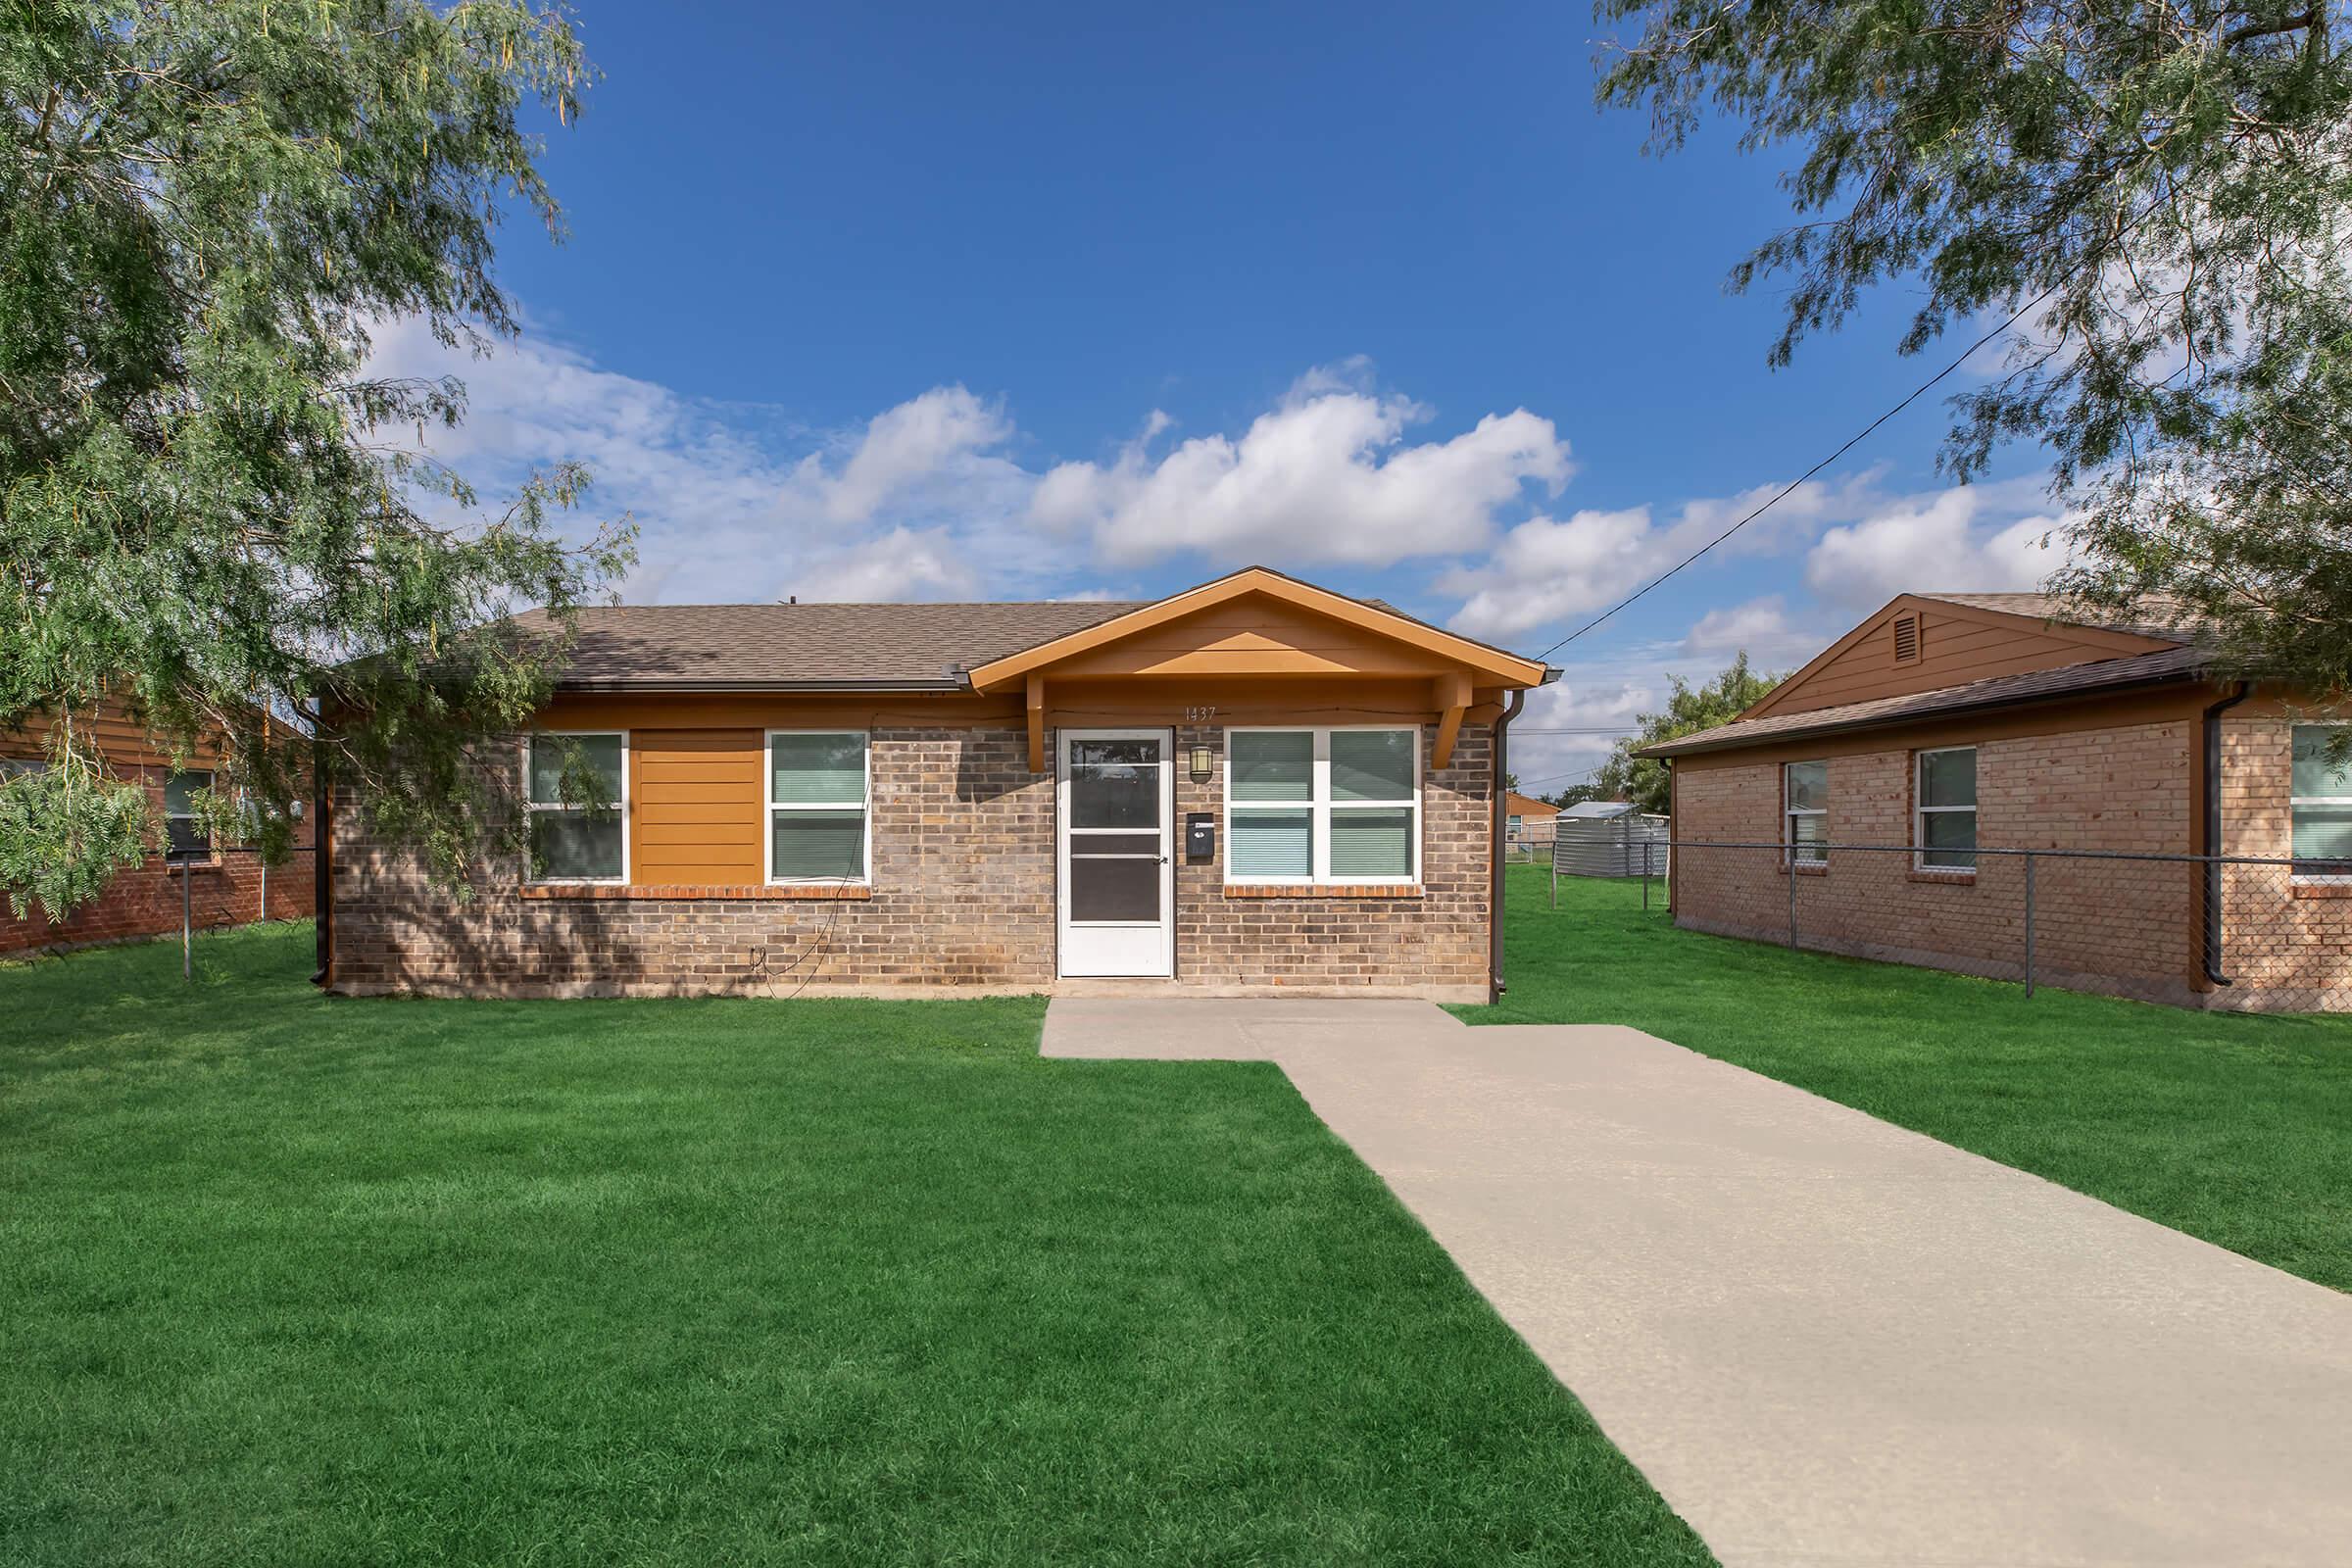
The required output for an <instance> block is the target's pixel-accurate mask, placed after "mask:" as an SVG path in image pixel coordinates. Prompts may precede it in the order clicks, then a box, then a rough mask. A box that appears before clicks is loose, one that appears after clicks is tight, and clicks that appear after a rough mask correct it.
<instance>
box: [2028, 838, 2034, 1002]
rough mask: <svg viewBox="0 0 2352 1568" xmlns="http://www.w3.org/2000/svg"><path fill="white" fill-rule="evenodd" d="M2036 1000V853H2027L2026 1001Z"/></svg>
mask: <svg viewBox="0 0 2352 1568" xmlns="http://www.w3.org/2000/svg"><path fill="white" fill-rule="evenodd" d="M2033 998H2034V852H2033V851H2031V850H2029V851H2027V852H2026V999H2027V1000H2028V1001H2029V1002H2030V1001H2032V1000H2033Z"/></svg>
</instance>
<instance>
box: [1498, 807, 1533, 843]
mask: <svg viewBox="0 0 2352 1568" xmlns="http://www.w3.org/2000/svg"><path fill="white" fill-rule="evenodd" d="M1503 821H1504V835H1503V836H1504V837H1506V838H1513V839H1515V838H1517V837H1518V836H1519V835H1520V834H1521V833H1522V832H1524V831H1526V829H1527V818H1526V817H1524V816H1521V815H1520V814H1519V813H1518V812H1516V811H1513V812H1512V813H1511V814H1510V815H1509V816H1507V817H1505V818H1504V819H1503Z"/></svg>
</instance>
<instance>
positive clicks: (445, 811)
mask: <svg viewBox="0 0 2352 1568" xmlns="http://www.w3.org/2000/svg"><path fill="white" fill-rule="evenodd" d="M0 11H4V12H5V16H6V21H5V24H4V25H0V99H4V100H5V111H6V112H5V123H6V129H5V131H4V132H0V138H4V140H0V725H22V724H24V723H25V722H26V721H28V720H29V719H31V718H33V717H34V716H36V715H46V716H47V717H48V718H49V719H51V720H53V721H55V720H63V719H70V718H73V717H74V716H76V715H86V714H88V713H91V712H93V711H95V710H96V708H97V707H98V705H99V704H100V703H101V702H102V701H107V700H113V701H119V702H122V703H124V704H126V705H127V706H128V707H130V708H131V709H132V711H135V712H136V713H137V714H138V715H139V716H140V717H141V718H142V719H143V721H144V722H145V723H146V724H147V725H149V726H150V728H151V729H152V730H153V732H154V733H155V735H156V737H157V739H158V740H159V742H161V743H162V744H163V745H164V746H165V747H166V749H167V751H168V752H170V753H172V754H173V755H181V754H184V753H185V751H186V750H187V749H188V748H190V747H192V746H193V745H195V744H196V743H198V742H199V740H217V741H221V742H225V743H226V746H227V750H228V760H227V761H226V762H225V763H223V764H222V765H221V768H220V769H219V770H218V771H217V775H216V788H215V789H214V790H213V791H212V792H211V794H210V796H209V797H208V798H207V803H206V809H207V811H208V814H210V815H211V816H212V817H213V819H214V820H213V826H214V827H215V830H216V831H217V832H218V833H220V834H221V835H223V836H225V837H226V838H227V839H229V840H230V841H232V842H235V841H244V840H247V839H253V840H258V841H259V843H260V844H261V846H262V848H263V849H264V850H265V851H266V852H268V853H271V854H277V853H282V852H283V850H284V849H285V847H286V844H287V841H288V837H289V832H290V824H289V822H288V820H287V817H286V814H285V812H284V811H282V810H280V809H252V808H251V806H250V805H249V804H248V803H252V802H266V803H283V802H287V801H291V800H298V799H301V798H303V797H304V796H305V795H307V793H308V780H309V773H310V768H311V765H312V761H313V742H312V739H311V736H310V734H309V733H308V732H309V730H310V728H311V726H312V721H315V720H316V719H318V718H319V716H320V715H321V714H326V715H329V716H331V717H333V719H334V720H335V722H334V724H333V725H332V727H330V728H329V729H327V730H326V731H324V732H323V735H322V738H321V740H320V742H319V750H321V751H322V752H323V753H324V754H325V755H326V759H327V760H328V761H329V762H330V763H331V764H332V767H333V769H334V770H335V771H336V772H337V773H339V774H340V775H341V776H342V777H344V778H345V779H347V780H350V781H354V782H357V783H360V784H363V785H365V786H366V788H365V791H364V795H363V797H362V798H363V799H364V801H365V803H366V804H365V806H364V808H363V809H365V810H366V811H367V813H368V817H369V819H370V825H371V826H373V827H374V828H376V829H377V830H378V831H381V832H384V833H388V834H392V835H396V836H398V837H401V838H404V839H407V840H409V841H411V842H414V843H417V844H419V845H421V846H423V847H424V848H425V849H426V850H427V851H428V852H429V855H430V858H431V860H432V862H433V864H434V865H435V867H436V868H437V869H438V870H439V871H440V872H442V873H443V874H445V875H447V876H448V877H450V878H452V879H455V878H457V877H458V876H459V875H460V874H461V872H462V868H463V866H464V864H465V862H466V856H467V854H468V853H469V852H470V851H472V850H475V849H478V848H480V847H481V846H482V845H483V844H484V843H485V842H486V841H494V842H496V843H500V844H504V845H507V846H510V847H511V846H512V845H513V844H514V843H515V841H516V839H517V838H518V835H519V826H518V824H517V823H516V822H515V819H514V818H515V813H514V812H513V811H512V810H511V809H508V808H509V807H511V801H506V800H504V799H503V797H506V796H511V794H512V792H513V788H514V781H513V780H512V779H510V778H508V777H506V773H505V770H498V769H483V768H480V767H477V766H474V765H472V763H471V761H470V759H472V758H473V757H475V756H476V755H478V746H479V743H480V742H481V741H483V740H484V739H485V738H486V737H489V736H493V735H498V734H502V733H506V732H510V731H512V730H514V729H515V728H517V727H518V726H519V725H520V723H521V722H522V720H523V718H524V717H525V715H527V714H528V713H529V712H530V711H531V710H532V709H533V708H534V707H535V706H536V705H537V704H538V703H539V701H540V700H541V699H542V698H543V697H544V695H545V694H546V692H547V691H548V689H549V685H550V681H551V678H552V675H551V672H552V670H553V668H554V667H555V665H556V662H557V661H558V660H560V659H561V658H562V657H563V652H564V650H563V647H562V644H563V641H564V638H563V636H562V635H557V636H554V637H550V638H544V639H540V640H537V641H529V642H526V641H523V640H521V639H518V638H515V637H514V636H512V635H505V634H500V633H498V632H497V631H495V630H494V629H493V630H485V629H484V628H494V627H495V623H496V617H497V616H498V615H499V614H500V613H503V612H504V611H506V610H508V609H509V608H511V607H515V606H519V605H524V604H539V605H545V606H548V607H550V608H551V609H552V610H554V611H556V612H557V613H558V624H559V625H567V624H568V620H567V617H568V614H569V612H570V611H571V609H572V608H573V607H574V606H576V605H577V604H578V603H580V602H581V601H582V600H583V598H585V597H586V596H589V595H591V594H593V593H594V592H596V591H597V589H598V587H599V585H600V584H601V583H603V582H605V581H606V580H608V579H609V578H610V576H611V575H612V574H613V572H615V571H617V570H619V569H621V568H622V567H623V566H624V565H625V564H626V563H627V561H628V559H629V550H630V546H629V534H628V531H627V530H626V529H625V527H618V526H614V527H607V528H604V529H601V530H598V531H596V532H595V534H594V536H593V537H592V538H591V539H590V541H589V542H588V543H587V544H585V545H582V546H577V547H575V546H571V545H567V544H566V543H564V541H563V540H562V539H561V538H559V537H558V536H557V535H556V533H555V532H554V531H553V528H552V526H551V515H552V513H553V511H554V510H555V509H558V508H562V507H566V506H569V505H571V504H573V502H574V501H575V500H576V499H577V497H578V494H579V491H580V488H581V486H582V484H583V483H584V482H585V476H584V475H583V474H581V473H580V472H578V471H577V470H574V469H569V468H565V469H562V470H559V471H555V472H550V473H547V474H544V475H540V476H538V477H537V478H535V479H534V480H533V481H532V482H531V483H530V484H529V485H527V486H526V487H525V488H524V490H523V491H522V493H521V494H520V495H518V496H516V497H514V498H512V499H511V500H510V501H508V502H507V503H505V504H504V505H502V506H500V507H497V508H490V509H485V508H484V507H482V506H481V505H480V504H479V502H478V501H477V498H476V497H475V495H474V493H473V492H472V491H471V490H470V489H468V488H467V486H466V483H465V481H464V479H463V478H462V477H460V476H459V475H458V474H456V473H454V472H452V471H450V470H448V469H447V468H445V467H443V466H440V465H438V464H436V463H435V462H433V461H431V460H430V459H429V458H427V457H425V456H423V455H421V448H422V445H423V440H422V437H423V432H424V431H425V430H426V429H427V428H429V427H431V426H436V425H450V424H454V423H456V422H457V421H458V420H459V419H460V418H461V417H463V414H464V408H465V403H464V388H463V386H462V385H460V384H459V383H457V382H455V381H439V382H415V381H397V380H391V379H386V378H382V377H379V376H376V375H374V374H372V373H371V372H370V370H369V368H368V328H369V325H370V324H371V323H381V322H383V321H386V320H390V319H398V318H404V317H421V318H423V319H425V320H427V321H429V322H430V324H431V328H432V330H433V332H434V333H435V335H436V336H437V337H439V338H440V340H441V341H442V342H444V343H446V344H452V345H454V344H457V343H460V342H462V341H463V342H469V343H471V344H472V345H474V346H475V347H476V348H477V349H482V348H486V347H487V346H488V345H489V344H490V343H491V342H493V341H494V340H495V338H496V337H497V336H498V335H500V334H512V333H513V331H514V330H515V319H514V316H513V312H512V310H511V308H510V306H509V303H508V301H507V299H506V297H505V296H504V295H503V294H502V293H501V292H500V290H499V288H498V286H497V284H496V283H495V282H494V281H493V279H492V275H491V239H492V234H493V231H494V229H495V228H496V226H497V223H498V221H499V218H500V215H501V213H502V211H505V210H516V211H523V212H528V213H531V214H533V215H535V216H536V217H537V218H539V219H540V220H541V221H544V222H545V223H546V224H547V225H548V227H549V229H550V231H551V232H555V231H556V230H557V229H558V227H559V213H558V209H557V205H556V203H555V201H554V199H553V197H552V196H551V195H550V193H549V191H548V189H547V187H546V185H545V184H544V183H543V182H542V180H541V178H540V176H539V173H538V171H537V168H536V161H537V159H538V157H539V156H540V153H541V151H542V149H541V145H540V142H539V139H538V138H537V137H536V136H535V135H534V134H531V133H530V132H528V131H527V130H526V129H525V128H524V127H523V125H522V124H521V123H519V121H520V118H521V117H522V115H523V114H524V113H525V111H526V110H531V109H532V106H534V105H536V106H539V109H543V110H544V111H547V112H552V113H553V115H554V116H555V117H556V119H557V120H558V121H559V122H562V123H569V121H570V120H571V119H572V118H573V117H574V116H575V115H576V114H577V113H578V110H579V97H578V95H579V93H580V92H581V91H582V90H583V88H584V86H585V83H586V81H587V78H588V69H589V68H588V66H587V64H586V62H585V60H584V59H583V57H582V54H581V51H580V47H579V44H578V42H577V40H576V39H575V37H574V36H573V33H572V30H571V27H570V25H569V22H568V20H567V18H566V16H565V15H564V13H563V12H561V11H558V10H537V9H533V8H532V7H531V6H530V5H529V4H527V3H524V0H465V3H462V4H457V5H454V6H449V7H447V8H436V7H433V6H430V5H427V4H424V3H421V0H331V3H330V0H317V3H311V0H303V3H293V0H206V3H205V4H201V5H174V4H165V3H162V0H136V3H133V0H0ZM533 112H537V111H535V110H534V111H533ZM289 720H291V721H292V722H288V721H289ZM89 733H90V727H89V725H87V724H86V723H82V724H69V723H63V722H53V724H52V746H51V761H52V766H51V768H50V770H49V772H48V773H47V774H45V775H41V776H40V781H39V782H34V783H27V782H26V781H25V780H18V781H15V782H14V783H13V784H12V785H11V786H10V788H9V790H8V794H7V796H6V798H5V805H4V806H0V888H5V889H6V890H7V891H8V893H9V894H10V895H11V897H12V898H13V899H15V900H17V901H19V902H20V903H21V902H22V900H23V899H24V898H25V896H26V895H27V894H37V896H38V897H39V898H40V900H41V902H42V904H43V905H44V907H47V908H48V910H49V911H50V912H51V914H52V915H62V914H63V912H65V910H66V909H68V908H70V907H72V906H73V904H75V903H77V902H79V901H81V900H82V899H85V898H87V897H89V896H91V895H92V894H93V893H94V892H95V891H96V890H97V889H99V888H101V887H103V885H104V881H105V878H106V875H107V874H109V872H110V870H111V867H112V866H114V865H115V864H118V863H121V862H122V861H123V860H124V859H125V858H135V855H136V854H137V853H138V850H139V849H140V847H141V846H142V845H143V844H145V843H152V842H153V837H154V824H153V823H151V822H147V821H145V820H144V815H145V813H144V812H130V811H126V810H124V809H123V804H122V803H123V801H124V799H125V797H124V796H123V792H122V790H121V788H120V787H119V786H117V787H115V788H114V789H112V790H111V791H110V790H109V788H108V787H107V786H108V784H109V780H108V778H107V769H106V766H105V764H104V762H103V760H101V759H100V758H98V756H97V754H96V752H95V750H94V749H93V748H92V747H91V746H90V744H89V741H88V736H89ZM110 803H111V804H110Z"/></svg>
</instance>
